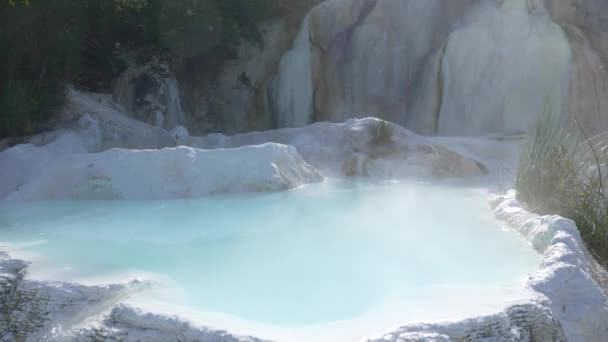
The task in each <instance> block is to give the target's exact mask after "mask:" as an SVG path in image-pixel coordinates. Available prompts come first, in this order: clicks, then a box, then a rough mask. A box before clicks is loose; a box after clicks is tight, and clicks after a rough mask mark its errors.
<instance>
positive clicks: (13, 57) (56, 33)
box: [0, 0, 292, 138]
mask: <svg viewBox="0 0 608 342" xmlns="http://www.w3.org/2000/svg"><path fill="white" fill-rule="evenodd" d="M291 1H292V0H0V22H2V25H0V138H2V137H5V136H17V135H24V134H32V133H36V131H37V130H39V129H40V128H41V123H44V121H45V120H47V119H48V118H50V117H52V116H53V114H54V113H55V111H56V110H57V109H58V108H60V106H61V103H62V100H63V97H64V88H65V84H67V83H73V84H75V85H76V86H79V87H82V88H85V89H88V90H91V91H101V92H107V91H109V90H110V87H111V85H112V82H113V80H114V79H115V78H116V76H117V75H118V74H120V73H121V72H122V71H124V69H125V67H126V66H127V63H128V62H129V61H131V60H133V59H135V60H138V61H147V60H149V59H150V58H151V57H152V56H157V55H163V56H169V59H171V60H180V59H188V58H190V59H192V58H197V60H203V61H218V60H225V59H228V58H232V57H234V56H235V53H236V49H237V47H238V43H239V41H240V40H241V39H243V38H244V39H248V40H250V41H251V42H253V43H256V44H258V45H260V46H261V44H262V39H261V34H260V32H259V30H258V26H257V25H258V23H259V21H261V20H263V19H266V18H269V17H272V16H276V15H278V14H279V13H281V11H282V9H284V8H286V7H285V4H286V3H288V2H291Z"/></svg>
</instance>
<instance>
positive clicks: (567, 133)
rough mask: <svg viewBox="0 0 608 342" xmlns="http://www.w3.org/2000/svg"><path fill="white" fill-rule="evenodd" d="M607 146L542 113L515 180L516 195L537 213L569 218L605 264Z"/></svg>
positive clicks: (607, 241)
mask: <svg viewBox="0 0 608 342" xmlns="http://www.w3.org/2000/svg"><path fill="white" fill-rule="evenodd" d="M606 149H607V145H606V143H605V140H604V139H603V137H599V136H598V137H588V136H587V135H586V134H585V132H584V130H583V129H582V127H581V125H580V124H579V123H578V122H576V121H575V122H574V123H572V124H570V125H564V123H563V122H562V120H561V118H559V117H557V116H555V115H551V114H550V113H549V111H547V112H546V113H544V114H543V115H542V117H541V119H540V121H539V123H538V125H537V126H536V127H535V129H534V130H533V132H532V133H531V134H530V136H529V137H528V140H527V142H526V145H525V147H524V150H523V152H522V156H521V160H520V165H519V169H518V173H517V179H516V189H517V196H518V199H520V200H521V201H522V202H524V203H526V204H527V205H528V206H529V207H530V209H531V210H532V211H534V212H537V213H539V214H557V215H561V216H563V217H567V218H570V219H572V220H574V221H575V222H576V224H577V226H578V228H579V230H580V232H581V235H582V237H583V240H584V242H585V244H586V245H587V247H588V248H589V250H590V251H591V253H592V254H593V255H594V256H595V257H596V258H597V260H598V261H599V262H601V263H602V264H604V265H608V193H607V192H606V186H607V185H608V183H607V181H608V180H607V179H606V171H607V170H606V165H607V162H608V155H607V153H606Z"/></svg>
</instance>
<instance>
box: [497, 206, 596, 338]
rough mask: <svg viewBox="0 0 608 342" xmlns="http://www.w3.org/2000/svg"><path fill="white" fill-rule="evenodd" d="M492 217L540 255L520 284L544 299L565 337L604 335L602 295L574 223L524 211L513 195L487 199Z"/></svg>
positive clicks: (587, 253)
mask: <svg viewBox="0 0 608 342" xmlns="http://www.w3.org/2000/svg"><path fill="white" fill-rule="evenodd" d="M492 206H493V207H494V208H495V209H494V212H495V215H496V217H497V218H499V219H501V220H504V221H506V222H508V223H509V224H510V225H511V226H512V227H513V228H514V229H515V230H517V231H518V232H520V233H521V234H522V235H523V236H524V237H525V238H526V239H528V241H530V243H531V244H532V245H533V246H534V248H536V250H538V251H539V252H540V253H543V255H544V257H545V258H544V261H543V263H542V265H541V266H540V269H539V270H538V271H537V272H535V273H533V274H531V275H530V276H529V277H528V280H527V281H526V286H527V287H529V288H531V289H533V290H535V291H537V292H539V293H541V294H543V295H544V296H546V297H547V298H548V299H549V307H550V308H551V311H552V313H553V316H554V317H555V319H556V320H558V321H559V323H560V324H561V327H562V329H563V331H564V334H565V336H566V338H567V340H568V341H570V342H578V341H581V342H583V341H591V342H595V341H597V342H601V341H605V340H606V336H608V325H607V324H606V322H608V298H607V297H606V293H605V292H604V290H603V289H602V288H601V287H600V286H599V285H598V284H597V282H596V281H595V279H594V278H593V274H594V272H593V266H592V264H591V262H592V258H591V256H590V255H589V252H588V251H587V249H586V247H585V245H584V243H583V240H582V238H581V235H580V232H579V231H578V229H577V227H576V224H575V223H574V222H573V221H571V220H568V219H564V218H562V217H559V216H538V215H534V214H532V213H529V212H527V211H526V210H525V209H524V207H523V206H522V204H521V203H519V202H518V201H517V200H516V199H515V198H514V195H513V194H510V195H507V196H499V197H497V198H495V199H494V200H493V201H492Z"/></svg>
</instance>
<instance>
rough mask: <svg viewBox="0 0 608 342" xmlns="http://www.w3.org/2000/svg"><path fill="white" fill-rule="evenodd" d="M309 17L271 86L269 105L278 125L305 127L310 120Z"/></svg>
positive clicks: (283, 59) (311, 99)
mask: <svg viewBox="0 0 608 342" xmlns="http://www.w3.org/2000/svg"><path fill="white" fill-rule="evenodd" d="M308 21H309V19H308V17H306V18H305V19H304V23H303V25H302V28H301V30H300V32H299V33H298V35H297V37H296V39H295V41H294V43H293V47H292V49H291V50H289V51H287V52H286V53H285V55H284V56H283V58H281V63H280V65H279V72H278V74H277V76H276V78H275V79H274V80H273V81H272V84H271V85H270V94H272V95H271V98H270V100H271V108H272V109H273V112H274V118H275V120H276V121H277V125H278V127H299V126H305V125H307V124H309V123H310V122H311V121H312V112H313V93H312V87H313V86H312V67H311V63H312V56H311V51H310V48H311V47H310V32H309V23H308Z"/></svg>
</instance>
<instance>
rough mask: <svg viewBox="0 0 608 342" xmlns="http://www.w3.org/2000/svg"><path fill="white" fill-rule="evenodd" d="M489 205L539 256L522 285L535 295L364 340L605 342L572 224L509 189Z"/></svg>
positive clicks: (607, 318) (599, 302)
mask: <svg viewBox="0 0 608 342" xmlns="http://www.w3.org/2000/svg"><path fill="white" fill-rule="evenodd" d="M490 204H491V206H492V208H493V210H494V214H495V216H496V218H498V219H499V220H502V221H505V222H507V223H508V224H509V225H510V226H511V227H512V228H513V229H515V230H516V231H517V232H519V233H521V234H522V235H523V236H524V237H525V238H526V239H527V240H528V241H529V242H530V243H531V244H532V246H533V247H534V248H535V249H536V250H537V251H538V252H539V253H541V254H543V255H544V259H543V262H542V264H541V265H540V268H539V269H538V271H536V272H535V273H533V274H531V275H529V276H528V278H527V280H526V281H525V284H524V285H525V287H526V288H529V289H531V290H533V291H535V292H537V293H539V299H538V300H535V301H533V302H531V303H528V304H517V305H512V306H509V307H507V308H506V309H505V310H504V311H503V312H500V313H497V314H495V315H488V316H481V317H475V318H471V319H467V320H462V321H453V322H439V323H434V324H409V325H405V326H403V327H400V328H398V329H395V330H393V331H391V332H389V333H387V334H385V335H384V336H382V337H380V338H377V339H370V340H368V342H406V341H407V342H409V341H471V342H473V341H484V342H486V341H496V342H498V341H529V342H532V341H569V342H605V341H606V340H607V336H608V300H607V297H606V293H605V292H604V290H602V288H601V287H600V286H599V285H598V283H597V282H596V281H595V280H594V277H593V274H594V268H593V261H592V258H591V256H590V255H589V252H588V251H587V249H586V247H585V245H584V244H583V241H582V239H581V235H580V232H579V231H578V229H577V227H576V224H575V223H574V222H573V221H571V220H568V219H565V218H563V217H560V216H539V215H536V214H533V213H530V212H528V211H527V210H526V209H525V208H524V206H523V205H522V204H521V203H520V202H518V201H517V200H516V199H515V195H514V193H513V192H511V193H509V194H508V195H506V196H496V197H494V198H493V199H492V200H491V201H490ZM513 257H514V258H516V257H517V256H516V255H514V256H513ZM497 267H499V265H497Z"/></svg>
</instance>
